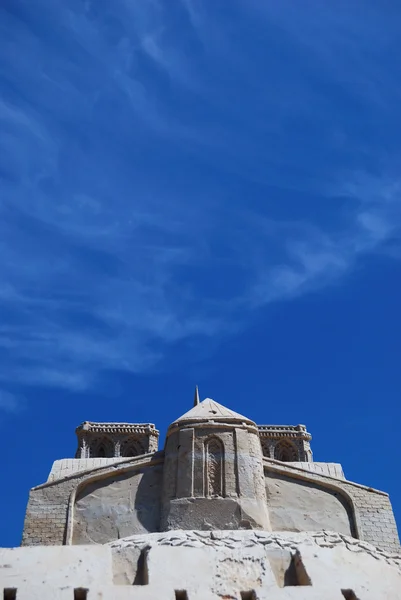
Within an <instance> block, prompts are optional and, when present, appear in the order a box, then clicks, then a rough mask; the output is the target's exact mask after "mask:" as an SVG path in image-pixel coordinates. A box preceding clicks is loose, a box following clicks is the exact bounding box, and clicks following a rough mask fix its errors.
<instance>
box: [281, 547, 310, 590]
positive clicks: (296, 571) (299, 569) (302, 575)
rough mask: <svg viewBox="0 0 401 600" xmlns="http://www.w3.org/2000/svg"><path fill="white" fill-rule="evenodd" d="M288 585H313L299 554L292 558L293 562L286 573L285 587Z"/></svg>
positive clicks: (296, 553)
mask: <svg viewBox="0 0 401 600" xmlns="http://www.w3.org/2000/svg"><path fill="white" fill-rule="evenodd" d="M287 585H288V586H292V585H312V582H311V579H310V577H309V575H308V573H307V572H306V569H305V566H304V563H303V562H302V557H301V554H300V553H299V552H295V554H293V555H292V556H291V562H290V564H289V566H288V569H287V570H286V572H285V573H284V586H287Z"/></svg>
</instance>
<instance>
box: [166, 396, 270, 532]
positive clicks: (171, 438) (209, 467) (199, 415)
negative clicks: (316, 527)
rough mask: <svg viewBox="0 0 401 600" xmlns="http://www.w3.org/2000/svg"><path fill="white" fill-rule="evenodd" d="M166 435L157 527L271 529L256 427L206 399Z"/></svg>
mask: <svg viewBox="0 0 401 600" xmlns="http://www.w3.org/2000/svg"><path fill="white" fill-rule="evenodd" d="M194 404H195V406H194V407H193V408H192V409H191V410H190V411H189V412H187V413H185V414H184V415H183V416H182V417H180V418H179V419H177V420H176V421H174V422H173V423H172V424H171V425H170V427H169V428H168V431H167V438H166V445H165V463H164V474H163V491H162V514H161V529H162V531H163V530H169V529H215V528H217V527H219V528H220V529H264V530H267V531H270V529H271V527H270V521H269V515H268V510H267V501H266V490H265V481H264V473H263V455H262V450H261V445H260V440H259V433H258V428H257V426H256V424H255V423H254V422H253V421H251V420H250V419H248V418H247V417H244V416H242V415H240V414H238V413H235V412H233V411H232V410H229V409H228V408H226V407H224V406H222V405H221V404H218V403H217V402H215V401H214V400H212V399H210V398H206V400H204V401H203V402H200V403H198V402H197V398H196V397H195V403H194Z"/></svg>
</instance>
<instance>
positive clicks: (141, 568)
mask: <svg viewBox="0 0 401 600" xmlns="http://www.w3.org/2000/svg"><path fill="white" fill-rule="evenodd" d="M148 554H149V547H148V546H146V547H145V548H142V550H141V553H140V555H139V558H138V562H137V567H136V575H135V579H134V584H133V585H148V584H149V569H148Z"/></svg>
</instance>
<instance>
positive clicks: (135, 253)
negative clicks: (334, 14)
mask: <svg viewBox="0 0 401 600" xmlns="http://www.w3.org/2000/svg"><path fill="white" fill-rule="evenodd" d="M270 5H271V6H272V3H270ZM277 6H278V5H277ZM1 10H2V13H3V14H2V18H1V20H0V21H1V23H2V25H1V27H2V31H1V32H0V33H1V34H2V36H1V39H2V42H1V48H2V49H1V56H2V62H1V70H0V74H1V76H2V77H3V78H4V82H5V85H4V86H3V87H4V95H3V98H2V99H1V101H0V120H1V123H2V128H3V131H4V135H2V137H1V139H0V151H1V153H2V156H3V157H4V158H3V160H2V164H1V175H2V180H1V188H0V191H1V195H0V250H1V256H2V259H1V264H0V281H1V284H0V309H1V325H0V351H1V352H2V353H3V354H4V360H3V362H2V365H3V371H2V372H1V373H0V379H1V381H2V383H3V384H4V385H7V384H10V383H11V384H14V383H16V382H18V383H20V384H26V385H49V386H55V387H64V388H67V389H70V390H83V389H86V388H87V387H90V386H92V385H94V384H95V382H96V378H97V376H98V374H99V373H101V372H103V371H107V370H125V371H129V372H142V371H144V370H148V369H151V368H152V367H154V365H156V364H157V363H158V362H159V361H160V360H162V359H163V357H164V356H165V355H166V353H167V352H168V349H169V348H170V347H171V345H172V344H175V343H177V342H180V341H182V340H185V339H188V338H194V339H197V338H198V337H205V336H207V337H209V338H210V339H216V338H221V337H222V336H224V335H227V333H229V332H230V331H231V330H234V329H235V328H237V327H238V326H241V325H244V324H246V322H247V319H248V316H249V314H250V313H251V311H252V310H253V309H254V308H255V307H263V306H266V305H268V304H269V303H271V302H277V301H279V300H288V299H291V298H295V297H297V296H299V295H301V294H304V293H308V292H311V291H314V290H321V289H323V288H324V287H325V286H327V285H329V284H332V283H333V282H338V281H339V280H340V279H341V278H342V277H344V276H345V275H347V274H348V273H349V272H350V271H351V270H352V269H353V268H354V266H355V264H356V262H357V261H358V260H360V259H362V258H363V257H366V256H367V255H368V254H369V253H372V252H382V251H387V252H388V254H392V256H395V257H397V251H396V243H395V242H394V240H397V239H399V233H400V225H401V214H400V186H401V184H400V180H399V179H398V178H397V177H396V176H391V175H389V174H388V173H389V172H390V171H389V169H387V165H388V160H387V156H388V150H386V151H384V150H383V151H380V149H379V148H378V146H377V145H375V144H374V143H373V142H374V141H375V139H376V138H375V136H374V135H373V133H372V132H370V134H369V135H368V136H366V135H365V134H364V132H362V133H361V131H360V123H359V122H358V120H357V118H356V117H354V114H353V113H352V111H351V116H350V118H349V119H348V120H344V119H343V117H342V114H341V111H340V110H339V109H338V104H339V103H341V102H349V101H350V100H349V96H350V90H351V88H352V85H353V84H352V85H351V83H350V80H351V72H352V69H351V71H349V70H348V71H346V70H344V71H342V72H344V80H343V81H342V85H341V90H342V91H341V90H340V91H339V92H338V95H337V96H335V100H334V101H329V100H328V99H327V96H326V93H325V87H324V86H326V85H333V86H334V87H335V86H337V84H338V71H336V69H335V66H336V53H335V52H334V51H333V52H330V56H326V54H327V48H326V46H325V44H326V38H324V36H320V37H319V36H318V35H316V36H315V38H314V41H313V44H315V45H317V46H316V47H318V48H320V47H322V53H316V61H315V62H312V63H311V64H310V65H309V67H308V69H309V70H308V71H307V72H306V74H305V76H304V77H300V76H299V74H298V69H299V68H300V67H302V68H306V67H305V64H306V62H307V61H308V60H310V57H311V54H310V50H309V46H308V45H307V43H306V42H307V41H308V40H305V39H303V38H302V39H301V40H300V39H299V35H298V33H297V31H296V28H295V25H294V24H292V23H291V22H290V21H291V20H283V14H281V13H280V10H279V8H271V10H270V11H266V10H265V12H264V13H263V19H264V21H263V20H261V18H260V16H257V17H255V14H256V13H257V11H255V6H253V5H251V4H249V7H248V4H247V5H246V6H245V3H240V2H238V3H234V4H233V10H239V11H241V15H242V16H243V17H244V19H245V20H242V21H241V23H244V27H245V29H246V27H247V26H248V25H252V28H254V27H256V25H255V22H259V27H260V29H257V28H256V29H252V31H255V35H252V36H251V38H249V37H248V38H247V44H245V43H242V44H239V43H238V41H236V39H235V36H236V35H237V36H240V38H241V35H242V34H241V31H242V30H240V31H238V30H233V28H231V27H230V25H229V22H230V21H229V19H228V20H227V19H226V18H225V17H224V18H223V17H222V14H221V12H220V11H219V9H218V6H217V5H216V8H215V9H212V7H210V8H207V7H206V5H204V3H202V5H201V4H200V3H198V4H197V3H196V2H195V1H194V0H186V1H185V2H178V1H177V2H173V3H171V5H170V4H169V6H168V9H167V8H166V7H165V5H164V3H162V2H158V1H157V0H152V1H151V0H148V1H146V2H141V3H139V2H137V3H132V2H125V1H123V0H119V1H116V2H114V3H113V4H110V3H109V2H102V1H100V0H98V1H96V2H90V1H87V2H86V3H82V4H79V5H77V4H76V3H74V2H72V1H71V2H67V3H65V2H55V3H53V4H52V6H51V7H49V5H48V3H45V2H43V3H42V2H39V5H38V4H37V3H36V4H35V6H33V5H31V4H30V3H29V2H22V1H21V2H16V3H14V4H13V5H11V4H10V6H8V5H6V6H5V7H4V8H2V9H1ZM282 10H283V11H284V8H283V9H282ZM286 14H287V13H286ZM326 18H327V16H326V17H325V19H326ZM246 19H248V21H247V20H246ZM255 19H256V21H255ZM322 19H323V17H322ZM262 21H263V22H262ZM336 23H337V22H336ZM324 24H325V26H326V28H329V24H328V23H326V21H324ZM184 25H185V27H184ZM283 30H285V36H286V44H287V46H286V48H287V50H286V51H287V52H290V53H293V54H294V55H298V62H297V64H296V65H295V67H293V69H292V71H291V72H288V73H287V72H286V71H285V68H284V66H283V65H284V63H283V60H282V59H281V58H280V53H279V52H277V57H278V58H277V57H276V58H274V56H273V57H272V56H271V55H270V54H269V52H270V49H269V47H266V46H265V41H264V40H265V38H264V37H263V35H262V34H265V35H266V33H269V34H271V36H272V39H273V42H274V43H276V42H277V39H278V36H279V34H280V32H281V31H283ZM349 30H350V27H349V22H348V21H347V22H345V20H343V21H341V22H340V23H337V25H336V27H335V28H334V30H333V31H331V32H330V35H331V38H330V39H331V42H330V43H331V44H332V47H333V48H335V47H336V44H337V43H338V44H341V43H343V42H342V41H341V40H342V39H343V38H344V35H346V33H347V31H348V34H347V35H348V37H347V38H346V43H347V44H349V46H348V47H349V48H350V50H349V51H350V52H351V54H352V52H354V53H357V52H358V53H359V46H358V44H353V43H352V39H351V38H350V34H349ZM242 33H243V34H244V33H245V32H242ZM361 35H362V34H361ZM370 35H374V33H372V32H370V31H369V27H368V26H366V27H365V29H364V31H363V36H364V37H363V40H364V43H366V44H367V43H368V41H369V36H370ZM258 36H261V37H260V40H259V37H258ZM336 36H337V37H336ZM244 39H245V38H244ZM258 40H259V41H258ZM274 40H276V41H274ZM273 42H272V43H273ZM266 43H267V42H266ZM277 43H278V42H277ZM280 48H281V49H282V47H281V46H280ZM305 48H306V49H305ZM324 49H325V50H324ZM323 50H324V52H323ZM383 51H384V50H383ZM261 52H262V53H264V55H263V57H262V59H260V53H261ZM313 52H315V46H314V50H313ZM325 53H326V54H325ZM312 54H313V53H312ZM352 56H354V54H352ZM355 56H356V55H355ZM358 56H359V54H358ZM229 57H231V59H230V60H229ZM355 60H356V59H355ZM358 60H359V59H358ZM377 60H379V58H377ZM269 61H270V62H269ZM375 61H376V58H375V60H374V61H368V62H369V64H372V69H373V70H374V73H375V74H377V65H376V62H375ZM323 63H324V64H323ZM308 64H309V63H308ZM328 64H330V69H331V71H330V73H329V72H328V71H327V70H325V67H324V65H328ZM351 64H352V61H351ZM358 64H359V63H358ZM343 68H344V65H343V64H342V63H341V69H343ZM364 68H365V74H366V77H368V75H369V73H368V65H365V67H364ZM334 72H335V74H333V73H334ZM319 78H321V79H322V80H323V82H324V86H323V88H322V87H321V86H319V85H318V84H317V83H316V81H317V80H319ZM386 86H387V87H386V88H385V89H384V90H382V92H381V93H382V94H383V97H385V98H386V97H387V96H388V95H390V94H391V92H392V91H393V90H395V91H396V90H398V83H397V82H394V84H393V86H392V87H391V85H390V82H389V80H388V79H386ZM336 89H337V88H336ZM352 89H353V88H352ZM366 89H367V88H365V90H366ZM361 106H362V109H361V110H363V111H365V113H366V114H370V111H373V112H372V113H371V114H374V115H375V116H377V111H378V110H381V108H380V106H381V107H382V106H387V108H388V106H389V104H388V103H387V104H386V103H385V102H384V103H383V102H382V103H380V106H379V108H378V103H377V101H376V99H375V98H373V96H370V95H368V96H367V97H366V98H365V99H364V100H363V104H362V105H361ZM383 126H387V124H386V122H385V120H384V119H383ZM376 137H377V136H376ZM373 163H374V164H375V165H379V167H378V168H376V171H374V170H373V169H372V168H371V164H373ZM340 181H341V183H339V182H340ZM390 246H391V248H390ZM390 250H391V252H390ZM7 397H8V396H7V395H5V396H3V398H6V399H7ZM10 398H11V396H10ZM5 402H6V400H4V403H5ZM10 402H11V400H10Z"/></svg>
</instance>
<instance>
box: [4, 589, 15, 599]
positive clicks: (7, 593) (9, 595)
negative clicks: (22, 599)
mask: <svg viewBox="0 0 401 600" xmlns="http://www.w3.org/2000/svg"><path fill="white" fill-rule="evenodd" d="M16 598H17V588H4V590H3V600H16Z"/></svg>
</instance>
